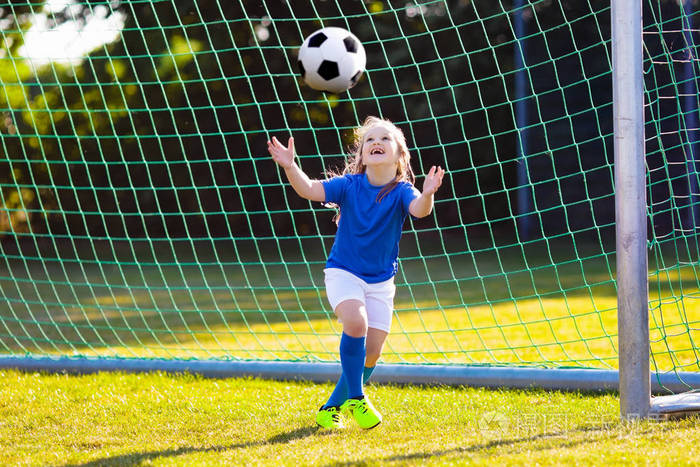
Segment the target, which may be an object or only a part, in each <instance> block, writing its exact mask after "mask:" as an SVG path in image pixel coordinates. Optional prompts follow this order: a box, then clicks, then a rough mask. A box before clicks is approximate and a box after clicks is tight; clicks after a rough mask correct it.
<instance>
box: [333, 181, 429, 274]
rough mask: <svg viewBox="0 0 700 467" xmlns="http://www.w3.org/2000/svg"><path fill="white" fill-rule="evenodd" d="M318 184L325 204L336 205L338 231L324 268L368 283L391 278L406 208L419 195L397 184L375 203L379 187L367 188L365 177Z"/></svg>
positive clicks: (412, 187) (396, 264)
mask: <svg viewBox="0 0 700 467" xmlns="http://www.w3.org/2000/svg"><path fill="white" fill-rule="evenodd" d="M321 183H323V188H324V190H325V192H326V202H327V203H335V204H337V205H338V206H340V221H339V223H338V232H337V233H336V235H335V242H334V243H333V248H331V253H330V255H329V256H328V261H327V262H326V267H329V268H340V269H344V270H346V271H348V272H351V273H353V274H355V275H356V276H357V277H359V278H361V279H362V280H364V281H365V282H367V283H370V284H376V283H377V282H382V281H385V280H387V279H390V278H391V277H393V276H394V275H395V274H396V270H397V268H398V257H399V239H400V238H401V229H402V228H403V223H404V222H405V220H406V217H407V216H408V214H409V212H408V206H409V205H410V204H411V201H413V200H414V199H416V197H418V196H420V192H419V191H418V190H417V189H416V188H415V187H414V186H413V185H411V184H410V183H408V182H399V184H398V185H397V186H395V187H394V188H393V189H392V190H391V191H390V192H389V193H387V194H386V196H384V198H383V199H382V200H381V201H380V202H377V195H378V194H379V192H380V191H381V189H382V187H381V186H374V185H371V184H370V183H369V180H367V175H366V174H354V175H343V176H341V177H334V178H331V179H329V180H323V181H322V182H321Z"/></svg>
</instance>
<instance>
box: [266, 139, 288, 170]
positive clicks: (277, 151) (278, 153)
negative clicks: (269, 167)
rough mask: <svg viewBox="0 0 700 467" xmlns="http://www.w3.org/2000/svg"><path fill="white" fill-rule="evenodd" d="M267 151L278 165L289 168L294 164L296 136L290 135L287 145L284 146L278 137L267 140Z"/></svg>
mask: <svg viewBox="0 0 700 467" xmlns="http://www.w3.org/2000/svg"><path fill="white" fill-rule="evenodd" d="M267 152H269V153H270V155H271V156H272V160H274V161H275V162H276V163H277V165H279V166H280V167H282V168H283V169H288V168H290V167H291V166H292V164H294V138H292V137H290V138H289V141H288V142H287V146H284V145H283V144H282V143H280V142H279V140H278V139H277V138H276V137H274V136H273V137H272V140H268V142H267Z"/></svg>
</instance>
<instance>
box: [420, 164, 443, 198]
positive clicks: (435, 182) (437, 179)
mask: <svg viewBox="0 0 700 467" xmlns="http://www.w3.org/2000/svg"><path fill="white" fill-rule="evenodd" d="M443 175H445V169H443V168H442V167H435V166H432V167H431V168H430V171H428V174H427V175H426V176H425V181H424V182H423V194H425V195H432V194H434V193H435V192H436V191H437V190H438V188H440V185H442V176H443Z"/></svg>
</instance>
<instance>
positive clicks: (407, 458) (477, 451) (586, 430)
mask: <svg viewBox="0 0 700 467" xmlns="http://www.w3.org/2000/svg"><path fill="white" fill-rule="evenodd" d="M606 433H607V434H610V435H613V433H616V432H615V431H614V430H613V429H611V427H610V426H609V425H601V426H592V427H582V428H577V429H572V430H561V431H556V432H551V433H539V434H535V435H531V436H524V437H520V438H505V439H494V440H491V441H488V442H485V443H479V444H471V445H467V446H459V447H455V448H451V449H438V450H434V451H421V452H413V453H407V454H398V455H393V456H387V457H377V458H370V459H362V460H360V461H357V460H354V461H348V462H337V463H331V464H327V465H329V466H333V467H342V466H350V465H355V466H356V465H378V464H383V463H393V462H398V463H400V464H406V463H407V464H409V465H411V464H414V463H415V464H420V463H421V462H422V461H424V460H426V459H434V458H441V457H446V456H447V457H449V456H460V455H467V456H469V455H475V456H478V455H482V456H483V455H484V454H487V453H488V452H489V450H491V449H496V448H499V449H502V448H509V447H512V448H515V447H518V446H519V445H522V444H524V443H534V442H537V441H557V440H559V442H557V443H556V444H555V445H552V444H544V445H537V444H534V445H530V446H528V449H529V450H532V451H537V450H544V449H552V448H573V447H576V446H579V445H582V444H587V443H594V442H597V441H599V438H598V437H596V436H595V435H596V434H600V435H602V434H606ZM576 434H581V435H583V434H590V435H591V436H588V437H586V436H583V437H581V438H577V439H573V440H572V439H570V437H571V436H572V435H576ZM502 452H508V451H502Z"/></svg>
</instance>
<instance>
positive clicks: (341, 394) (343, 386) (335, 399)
mask: <svg viewBox="0 0 700 467" xmlns="http://www.w3.org/2000/svg"><path fill="white" fill-rule="evenodd" d="M375 368H376V367H374V366H372V367H367V366H366V367H365V369H364V370H363V371H362V385H363V386H364V385H365V384H367V381H369V378H370V376H372V372H373V371H374V369H375ZM346 400H348V382H347V380H346V379H345V373H341V375H340V379H339V380H338V384H336V385H335V389H333V392H332V393H331V397H329V398H328V402H326V403H325V404H324V407H338V406H339V405H340V404H342V403H343V402H345V401H346Z"/></svg>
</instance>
